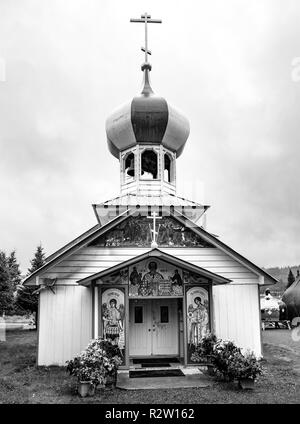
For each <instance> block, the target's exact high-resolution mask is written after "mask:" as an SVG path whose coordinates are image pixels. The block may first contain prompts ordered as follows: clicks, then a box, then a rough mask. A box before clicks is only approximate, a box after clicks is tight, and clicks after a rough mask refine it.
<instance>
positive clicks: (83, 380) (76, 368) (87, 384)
mask: <svg viewBox="0 0 300 424" xmlns="http://www.w3.org/2000/svg"><path fill="white" fill-rule="evenodd" d="M67 371H68V372H69V373H70V375H74V376H76V377H77V379H78V394H79V395H80V396H81V397H86V396H93V395H94V393H95V385H94V383H93V381H92V368H91V367H90V366H88V364H87V363H86V361H85V358H84V357H83V354H81V355H80V356H77V357H75V358H74V359H72V360H70V361H67Z"/></svg>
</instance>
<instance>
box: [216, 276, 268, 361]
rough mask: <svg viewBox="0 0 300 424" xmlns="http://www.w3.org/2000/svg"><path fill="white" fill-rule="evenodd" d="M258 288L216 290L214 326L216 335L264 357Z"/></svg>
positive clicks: (255, 286)
mask: <svg viewBox="0 0 300 424" xmlns="http://www.w3.org/2000/svg"><path fill="white" fill-rule="evenodd" d="M258 299H259V298H258V285H257V284H252V285H249V284H248V285H245V284H243V285H232V284H227V285H224V286H214V287H213V309H214V327H215V331H216V335H217V336H218V337H220V338H222V339H223V340H232V341H234V342H236V344H237V345H238V346H239V347H242V348H244V349H250V350H252V351H254V352H255V354H256V355H257V356H259V357H260V356H261V355H262V351H261V335H260V331H261V329H260V309H259V304H258Z"/></svg>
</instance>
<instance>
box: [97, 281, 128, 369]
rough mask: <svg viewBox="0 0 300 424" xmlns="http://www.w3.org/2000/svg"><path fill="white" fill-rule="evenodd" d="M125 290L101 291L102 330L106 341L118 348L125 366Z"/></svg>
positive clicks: (109, 289)
mask: <svg viewBox="0 0 300 424" xmlns="http://www.w3.org/2000/svg"><path fill="white" fill-rule="evenodd" d="M125 312H126V311H125V290H124V289H123V288H108V289H102V291H101V327H102V328H101V330H102V336H103V338H104V339H107V340H110V341H111V342H112V343H113V344H114V345H116V346H118V347H119V349H120V352H121V355H122V365H124V364H125V343H126V340H125V323H126V320H125Z"/></svg>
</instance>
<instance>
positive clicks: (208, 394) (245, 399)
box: [0, 330, 300, 404]
mask: <svg viewBox="0 0 300 424" xmlns="http://www.w3.org/2000/svg"><path fill="white" fill-rule="evenodd" d="M272 331H274V333H272ZM264 333H265V334H264V340H265V341H266V343H265V344H264V355H265V358H264V360H263V363H264V367H265V370H266V372H265V375H264V376H262V377H261V378H260V380H259V381H258V382H257V383H256V386H255V390H254V391H251V392H248V391H240V390H239V389H238V388H237V385H236V383H229V384H228V383H220V382H215V384H214V385H213V386H212V387H208V388H197V389H194V388H193V389H169V390H160V391H158V390H142V391H126V390H119V389H115V390H103V389H102V390H99V391H98V392H97V395H96V396H95V397H94V398H85V399H81V398H79V397H78V396H77V394H76V380H74V379H73V378H71V377H69V375H68V374H67V373H66V372H65V370H64V369H62V368H59V367H39V368H37V367H36V366H35V355H36V332H35V331H11V332H8V334H7V341H6V342H0V404H4V403H54V404H57V403H125V404H129V403H177V404H180V403H203V404H206V403H207V404H208V403H214V404H215V403H299V402H300V349H299V346H300V342H297V344H296V343H294V344H295V346H294V345H293V344H292V343H290V345H288V343H286V342H285V341H287V340H290V338H291V337H290V333H288V332H287V331H285V330H270V331H265V332H264ZM278 340H279V341H281V343H278ZM298 345H299V346H298Z"/></svg>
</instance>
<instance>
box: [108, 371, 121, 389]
mask: <svg viewBox="0 0 300 424" xmlns="http://www.w3.org/2000/svg"><path fill="white" fill-rule="evenodd" d="M117 375H118V374H117V373H114V374H111V375H108V376H107V377H106V382H105V386H106V387H109V388H114V387H116V384H117Z"/></svg>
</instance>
